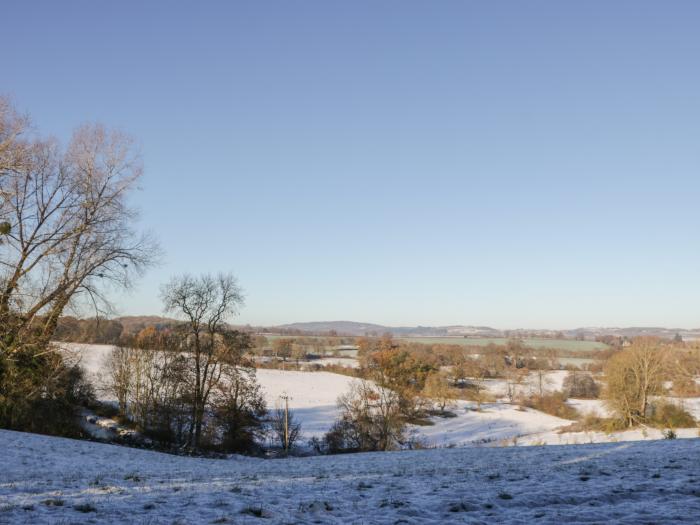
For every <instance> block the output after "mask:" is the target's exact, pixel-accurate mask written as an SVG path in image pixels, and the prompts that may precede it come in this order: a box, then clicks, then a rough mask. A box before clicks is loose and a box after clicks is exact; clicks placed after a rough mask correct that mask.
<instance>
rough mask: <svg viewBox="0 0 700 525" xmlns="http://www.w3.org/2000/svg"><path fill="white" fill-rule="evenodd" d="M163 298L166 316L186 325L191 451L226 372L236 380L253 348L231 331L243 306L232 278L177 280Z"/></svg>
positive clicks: (185, 339)
mask: <svg viewBox="0 0 700 525" xmlns="http://www.w3.org/2000/svg"><path fill="white" fill-rule="evenodd" d="M161 295H162V299H163V303H164V305H165V310H166V312H171V313H174V314H176V315H178V317H180V318H182V319H184V320H185V323H184V325H183V328H182V330H183V332H184V333H183V335H184V337H183V339H182V346H183V350H185V351H187V352H188V353H189V354H190V355H191V356H192V360H193V367H192V370H193V371H192V385H191V389H190V391H191V394H190V396H191V399H190V402H191V407H192V414H191V423H190V429H189V446H190V447H192V448H197V447H199V446H200V443H201V438H202V427H203V422H204V417H205V412H206V408H207V406H208V404H209V399H210V396H211V395H212V393H213V392H215V391H216V390H217V389H218V388H219V387H220V386H222V379H223V378H225V377H226V374H227V372H228V373H234V374H235V369H236V366H238V365H239V364H240V362H241V357H242V356H241V352H242V351H244V350H247V348H248V346H249V344H246V343H245V342H243V343H242V342H241V341H240V336H241V335H242V334H240V333H238V332H235V331H230V330H227V327H226V321H227V319H228V318H229V317H230V316H232V315H233V314H235V313H237V311H238V308H239V307H240V306H241V305H242V304H243V294H242V292H241V289H240V287H239V286H238V283H237V281H236V279H235V278H234V277H233V276H232V275H230V274H219V275H217V276H213V275H202V276H199V277H194V276H192V275H183V276H179V277H174V278H173V279H171V281H170V282H169V283H168V284H166V285H165V286H164V287H163V290H162V294H161Z"/></svg>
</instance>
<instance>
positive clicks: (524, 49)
mask: <svg viewBox="0 0 700 525" xmlns="http://www.w3.org/2000/svg"><path fill="white" fill-rule="evenodd" d="M2 12H3V16H2V22H1V26H2V31H0V49H2V50H3V51H2V55H3V56H2V61H1V62H2V64H1V66H0V93H1V94H4V95H9V96H10V97H11V98H12V99H13V101H14V103H15V105H16V106H17V107H18V108H20V109H21V110H23V111H26V112H28V113H29V114H30V115H31V116H32V119H33V121H34V124H35V126H36V128H37V129H39V130H40V131H41V132H42V133H45V134H50V135H54V136H56V137H58V138H59V139H60V140H61V141H63V142H65V141H67V140H68V139H69V137H70V134H71V131H72V130H73V129H74V128H76V127H77V126H78V125H80V124H81V123H84V122H95V121H98V122H102V123H104V124H105V125H107V126H110V127H115V128H118V129H120V130H123V131H125V132H127V133H129V134H131V135H132V136H133V137H135V138H136V140H137V142H138V144H139V147H140V150H141V152H142V156H143V160H144V166H145V174H144V179H143V181H142V183H141V185H140V186H141V187H140V190H139V191H138V192H137V194H136V195H135V196H134V199H133V202H134V205H136V206H138V207H139V208H140V209H141V218H140V223H139V227H140V228H142V229H145V230H149V231H152V232H154V233H155V234H156V235H157V237H158V238H159V239H160V242H161V245H162V247H163V249H164V253H165V256H164V258H163V262H162V264H161V265H159V266H158V267H156V268H154V269H152V270H150V271H149V272H148V274H147V275H146V277H145V278H144V279H142V280H141V281H139V282H138V284H137V286H136V287H135V288H134V289H133V290H131V291H129V292H124V293H122V292H114V293H113V298H114V301H115V303H116V306H117V310H118V312H119V313H120V314H129V315H136V314H160V313H162V304H161V301H160V299H159V289H160V286H161V285H162V284H163V283H164V282H165V281H167V280H168V279H169V278H170V276H172V275H177V274H181V273H183V272H190V273H195V274H199V273H206V272H219V271H224V272H233V273H234V274H235V275H236V276H237V278H238V280H239V282H240V285H241V286H242V288H243V289H244V291H245V295H246V305H245V307H244V308H243V309H242V310H241V312H240V315H239V317H238V319H237V322H241V323H250V324H254V325H274V324H280V323H288V322H296V321H314V320H315V321H319V320H340V319H344V320H354V321H363V322H375V323H381V324H387V325H416V324H421V325H448V324H473V325H489V326H493V327H497V328H518V327H521V328H544V327H550V328H574V327H579V326H630V325H635V326H640V325H655V326H658V325H663V326H670V327H686V328H690V327H698V326H700V304H699V303H700V242H698V237H699V236H700V205H699V201H700V171H699V169H700V67H699V63H698V60H699V57H700V31H698V22H699V21H700V3H698V2H696V1H682V0H679V1H674V2H660V1H656V2H647V1H639V0H636V1H624V0H619V1H615V2H610V1H608V0H605V1H587V2H568V1H566V2H563V1H560V0H551V1H538V0H533V1H528V2H519V1H510V2H508V1H488V2H487V1H482V2H477V1H449V0H446V1H442V2H424V1H409V0H400V1H398V0H397V1H377V0H372V1H361V0H354V1H352V2H339V1H328V0H323V1H310V0H309V1H298V2H289V1H277V2H272V1H264V0H255V1H249V2H242V1H240V2H233V1H219V2H214V1H211V2H175V1H167V2H165V1H161V2H156V1H152V2H141V1H120V2H94V1H87V0H84V1H72V0H67V1H65V2H55V1H48V0H47V1H44V2H38V1H31V0H24V1H19V0H17V1H9V2H5V3H3V9H2Z"/></svg>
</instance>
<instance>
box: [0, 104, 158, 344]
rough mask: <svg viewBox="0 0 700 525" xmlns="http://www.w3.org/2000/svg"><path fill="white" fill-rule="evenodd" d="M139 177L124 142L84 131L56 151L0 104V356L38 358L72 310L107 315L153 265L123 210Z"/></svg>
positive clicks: (153, 251)
mask: <svg viewBox="0 0 700 525" xmlns="http://www.w3.org/2000/svg"><path fill="white" fill-rule="evenodd" d="M141 172H142V169H141V163H140V160H139V157H138V155H137V154H136V153H135V150H134V147H133V142H132V140H131V139H130V138H129V137H127V136H126V135H123V134H121V133H119V132H115V131H108V130H106V129H105V128H104V127H102V126H99V125H90V126H83V127H81V128H79V129H78V130H77V131H76V132H75V133H74V135H73V138H72V140H71V141H70V143H69V145H68V147H67V148H66V149H65V150H62V149H61V148H60V147H59V146H58V144H57V143H56V142H55V141H53V140H41V139H37V138H33V137H30V136H29V131H28V124H27V121H26V119H23V118H21V117H18V116H17V114H16V113H14V112H13V111H12V109H11V107H10V106H9V105H8V103H7V102H6V101H1V102H0V196H2V201H1V203H0V222H1V223H2V227H1V228H0V232H1V235H0V236H1V237H2V244H0V331H1V334H0V335H1V336H2V337H0V344H1V345H2V347H1V348H0V352H4V353H5V354H6V355H11V354H12V353H14V352H17V351H19V349H21V348H25V349H26V348H27V347H28V346H31V347H33V348H34V349H35V350H39V351H41V350H42V349H43V347H44V346H45V345H46V343H47V342H48V340H49V339H50V337H51V336H52V334H53V332H54V330H55V329H56V324H57V322H58V318H59V316H60V315H61V314H62V312H63V310H64V309H65V308H66V307H67V306H68V305H69V304H71V303H72V302H75V301H76V300H77V299H79V298H81V297H82V298H84V299H86V300H88V301H90V303H92V304H94V305H95V306H97V305H106V304H108V303H107V302H106V301H105V300H104V293H103V292H104V290H105V285H106V284H108V283H112V284H115V285H117V286H119V287H124V286H128V285H129V284H130V283H131V282H132V278H133V276H134V275H137V274H139V273H141V272H142V271H143V270H144V269H145V268H147V267H148V266H149V265H151V264H152V263H153V262H154V261H155V259H156V257H157V253H158V248H157V245H156V243H155V242H154V241H153V240H152V239H151V238H150V237H149V236H147V235H140V234H137V233H136V232H135V231H134V229H133V224H134V221H135V219H136V213H135V211H134V210H133V209H132V208H130V207H129V205H128V203H127V198H128V196H129V194H130V193H131V192H132V191H133V190H134V189H135V187H136V184H137V181H138V180H139V178H140V177H141Z"/></svg>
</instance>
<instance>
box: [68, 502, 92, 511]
mask: <svg viewBox="0 0 700 525" xmlns="http://www.w3.org/2000/svg"><path fill="white" fill-rule="evenodd" d="M73 509H75V510H77V511H78V512H84V513H88V512H97V509H96V508H95V506H94V505H92V504H90V503H79V504H78V505H73Z"/></svg>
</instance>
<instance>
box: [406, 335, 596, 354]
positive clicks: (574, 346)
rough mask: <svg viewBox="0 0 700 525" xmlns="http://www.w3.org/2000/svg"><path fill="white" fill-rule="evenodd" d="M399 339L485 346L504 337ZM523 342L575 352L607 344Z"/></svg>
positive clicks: (544, 340) (425, 342) (529, 340)
mask: <svg viewBox="0 0 700 525" xmlns="http://www.w3.org/2000/svg"><path fill="white" fill-rule="evenodd" d="M399 340H401V341H406V342H409V343H421V344H429V345H437V344H445V345H460V346H487V345H490V344H495V345H505V344H506V343H507V342H508V339H507V338H505V337H401V338H399ZM522 341H523V343H524V344H525V345H526V346H529V347H531V348H548V349H554V350H570V351H577V352H596V351H598V350H605V349H607V348H608V345H606V344H605V343H599V342H597V341H576V340H573V339H523V340H522Z"/></svg>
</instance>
